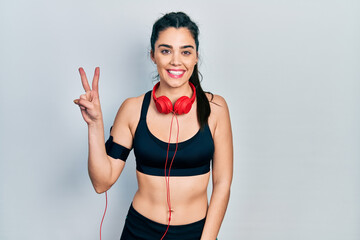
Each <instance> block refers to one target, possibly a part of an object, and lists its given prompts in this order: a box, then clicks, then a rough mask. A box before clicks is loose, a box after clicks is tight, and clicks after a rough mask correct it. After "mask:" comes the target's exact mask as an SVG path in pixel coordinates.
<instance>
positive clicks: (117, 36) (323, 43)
mask: <svg viewBox="0 0 360 240" xmlns="http://www.w3.org/2000/svg"><path fill="white" fill-rule="evenodd" d="M170 11H185V12H186V13H188V14H189V15H190V16H191V17H192V18H193V20H194V21H195V22H197V23H198V24H199V27H200V32H201V33H200V57H201V61H200V71H201V72H202V74H203V76H204V79H203V82H202V83H203V87H204V89H205V90H208V91H211V92H213V93H215V94H219V95H221V96H223V97H224V98H225V99H226V100H227V103H228V105H229V108H230V114H231V121H232V127H233V135H234V179H233V185H232V191H231V198H230V202H229V206H228V211H227V213H226V216H225V219H224V221H223V224H222V227H221V230H220V233H219V239H220V240H223V239H243V240H289V239H291V240H304V239H306V240H319V239H324V240H325V239H326V240H339V239H341V240H359V239H360V230H359V229H360V228H359V226H360V206H359V202H360V181H359V180H360V164H359V160H360V152H359V144H360V128H359V122H360V109H359V103H360V81H359V80H360V68H359V66H360V47H359V42H360V15H359V12H360V3H359V1H355V0H349V1H340V0H338V1H333V0H330V1H325V0H322V1H319V0H315V1H314V0H312V1H307V0H306V1H294V0H290V1H280V0H278V1H277V0H267V1H265V0H262V1H261V0H242V1H235V0H234V1H229V0H224V1H192V0H191V1H189V0H183V1H181V2H174V1H166V0H164V1H161V0H157V1H145V0H144V1H130V0H127V1H96V0H87V1H83V0H82V1H70V0H56V1H45V0H37V1H26V0H12V1H5V0H1V1H0V136H1V138H0V190H1V192H0V239H2V240H17V239H37V240H42V239H44V240H45V239H54V240H57V239H59V240H62V239H99V225H100V220H101V217H102V214H103V210H104V207H105V196H104V195H103V194H102V195H98V194H96V193H95V191H94V190H93V188H92V185H91V182H90V179H89V177H88V173H87V127H86V123H85V122H84V121H83V119H82V117H81V114H80V111H79V108H78V107H77V106H76V105H75V104H74V103H73V99H75V98H78V97H79V95H80V94H82V93H83V89H82V85H81V81H80V77H79V74H78V70H77V69H78V68H79V67H80V66H82V67H84V69H85V70H86V72H87V74H88V78H89V79H91V78H92V75H93V71H94V68H95V67H96V66H100V68H101V76H100V83H99V84H100V100H101V104H102V111H103V116H104V125H105V130H106V131H105V137H106V138H107V137H108V136H109V129H110V126H111V125H112V123H113V120H114V117H115V114H116V112H117V110H118V107H119V106H120V104H121V103H122V101H123V100H124V99H126V98H128V97H131V96H138V95H140V94H142V93H144V92H145V91H148V90H150V89H151V88H152V86H153V76H154V75H155V74H156V68H155V66H154V65H153V64H152V63H151V60H150V57H149V50H150V43H149V42H150V40H149V39H150V34H151V27H152V24H153V23H154V22H155V20H156V19H158V18H159V17H161V16H162V14H163V13H166V12H170ZM134 162H135V160H134V156H133V153H131V155H130V157H129V159H128V161H127V164H126V167H125V170H124V172H123V174H122V175H121V177H120V178H119V180H118V181H117V183H116V184H115V185H114V186H113V187H112V189H111V190H110V191H109V192H108V195H109V205H108V212H107V215H106V217H105V220H104V226H103V239H119V237H120V234H121V231H122V227H123V224H124V219H125V216H126V213H127V210H128V208H129V205H130V202H131V200H132V197H133V195H134V193H135V191H136V187H137V185H136V179H135V163H134ZM210 193H211V185H210V186H209V194H210Z"/></svg>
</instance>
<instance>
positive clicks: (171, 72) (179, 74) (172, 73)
mask: <svg viewBox="0 0 360 240" xmlns="http://www.w3.org/2000/svg"><path fill="white" fill-rule="evenodd" d="M167 72H168V74H169V76H170V77H172V78H181V77H182V76H183V75H184V73H185V70H167Z"/></svg>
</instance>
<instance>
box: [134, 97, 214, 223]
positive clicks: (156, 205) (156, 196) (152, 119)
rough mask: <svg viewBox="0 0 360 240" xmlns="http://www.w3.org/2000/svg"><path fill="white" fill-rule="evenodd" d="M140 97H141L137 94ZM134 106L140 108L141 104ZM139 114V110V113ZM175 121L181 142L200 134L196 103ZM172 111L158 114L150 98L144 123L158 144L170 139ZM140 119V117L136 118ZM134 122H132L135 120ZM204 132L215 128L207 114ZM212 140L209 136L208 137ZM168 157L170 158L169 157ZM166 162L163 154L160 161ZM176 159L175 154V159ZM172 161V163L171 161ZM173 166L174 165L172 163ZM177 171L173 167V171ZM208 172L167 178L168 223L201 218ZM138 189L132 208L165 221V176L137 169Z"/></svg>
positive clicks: (205, 209) (175, 128) (204, 209)
mask: <svg viewBox="0 0 360 240" xmlns="http://www.w3.org/2000/svg"><path fill="white" fill-rule="evenodd" d="M139 98H141V101H138V102H139V103H140V102H141V105H142V102H143V101H142V99H143V98H144V97H143V96H141V97H139ZM136 109H139V111H141V106H138V107H137V108H136ZM138 116H140V112H139V114H138ZM177 117H178V122H179V126H180V131H179V139H178V142H179V143H180V145H181V144H182V143H185V142H190V141H192V140H193V139H194V138H196V137H197V136H198V135H199V124H198V121H197V115H196V102H195V103H194V104H193V106H192V109H191V110H190V112H189V113H188V114H185V115H180V116H177ZM171 118H172V114H167V115H164V114H160V113H158V112H157V110H156V107H155V104H154V102H153V99H151V101H150V105H149V108H148V110H147V115H146V122H145V123H146V126H147V130H148V131H149V134H150V135H152V137H153V138H155V140H156V141H158V142H160V144H164V143H167V142H168V141H169V131H170V123H171ZM138 120H139V119H138ZM134 123H135V122H134ZM137 127H138V124H132V125H131V127H130V128H131V133H132V135H133V136H136V135H135V134H136V130H137ZM207 127H208V129H207V131H208V132H210V134H211V135H212V134H213V132H214V128H215V123H214V122H213V120H212V118H211V115H210V117H209V121H208V125H207ZM176 132H177V123H176V119H174V121H173V124H172V136H171V139H170V143H172V145H175V144H174V143H175V142H176ZM210 137H211V139H212V136H210ZM170 160H171V159H170ZM162 161H163V162H164V161H165V157H164V159H163V160H162ZM175 161H176V157H175V160H174V162H175ZM174 164H175V163H174ZM175 166H176V165H175ZM175 171H176V170H175ZM209 178H210V172H209V171H205V173H201V174H196V175H193V174H192V175H191V174H190V175H189V176H186V174H185V175H184V174H182V176H171V177H170V196H171V208H172V210H173V211H172V214H171V215H172V217H171V225H182V224H188V223H192V222H195V221H198V220H201V219H203V218H204V217H205V216H206V212H207V208H208V199H207V186H208V183H209ZM137 180H138V191H137V192H136V194H135V196H134V199H133V207H134V208H135V209H136V210H137V211H138V212H140V213H141V214H142V215H144V216H145V217H147V218H149V219H151V220H153V221H156V222H159V223H162V224H167V223H168V213H169V211H168V205H167V202H166V183H165V178H164V176H155V175H149V174H146V173H143V172H140V171H138V170H137Z"/></svg>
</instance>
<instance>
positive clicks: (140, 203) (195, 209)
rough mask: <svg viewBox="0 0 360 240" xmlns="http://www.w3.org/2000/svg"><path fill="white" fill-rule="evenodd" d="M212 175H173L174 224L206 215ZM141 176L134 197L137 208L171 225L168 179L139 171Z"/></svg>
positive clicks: (162, 222) (172, 204) (171, 193)
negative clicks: (208, 190)
mask: <svg viewBox="0 0 360 240" xmlns="http://www.w3.org/2000/svg"><path fill="white" fill-rule="evenodd" d="M209 177H210V173H206V174H203V175H197V176H191V177H171V178H170V184H169V185H170V203H171V209H172V210H171V211H172V212H171V224H172V225H182V224H189V223H191V222H195V221H198V220H200V219H202V218H204V217H205V216H206V212H207V207H208V199H207V186H208V182H209ZM137 178H138V185H139V188H138V191H137V192H136V194H135V197H134V199H133V206H134V208H135V209H136V210H138V211H139V212H140V213H141V214H142V215H144V216H145V217H147V218H149V219H151V220H153V221H156V222H158V223H161V224H167V223H168V219H169V206H168V204H167V189H166V182H165V178H164V177H159V176H151V175H147V174H143V173H141V172H138V171H137Z"/></svg>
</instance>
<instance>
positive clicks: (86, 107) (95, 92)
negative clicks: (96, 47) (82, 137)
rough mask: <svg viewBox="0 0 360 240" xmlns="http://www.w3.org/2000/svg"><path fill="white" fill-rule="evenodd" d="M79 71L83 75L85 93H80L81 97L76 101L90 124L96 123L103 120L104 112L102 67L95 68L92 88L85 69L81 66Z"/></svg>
mask: <svg viewBox="0 0 360 240" xmlns="http://www.w3.org/2000/svg"><path fill="white" fill-rule="evenodd" d="M79 73H80V76H81V82H82V85H83V88H84V90H85V92H86V93H85V94H82V95H80V98H79V99H75V100H74V103H75V104H77V105H79V107H80V110H81V115H82V116H83V118H84V120H85V122H86V123H87V124H88V125H91V124H95V123H97V122H98V121H102V113H101V106H100V99H99V87H98V84H99V75H100V68H99V67H96V68H95V73H94V77H93V81H92V90H91V88H90V85H89V82H88V80H87V78H86V74H85V71H84V69H83V68H82V67H81V68H79Z"/></svg>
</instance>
